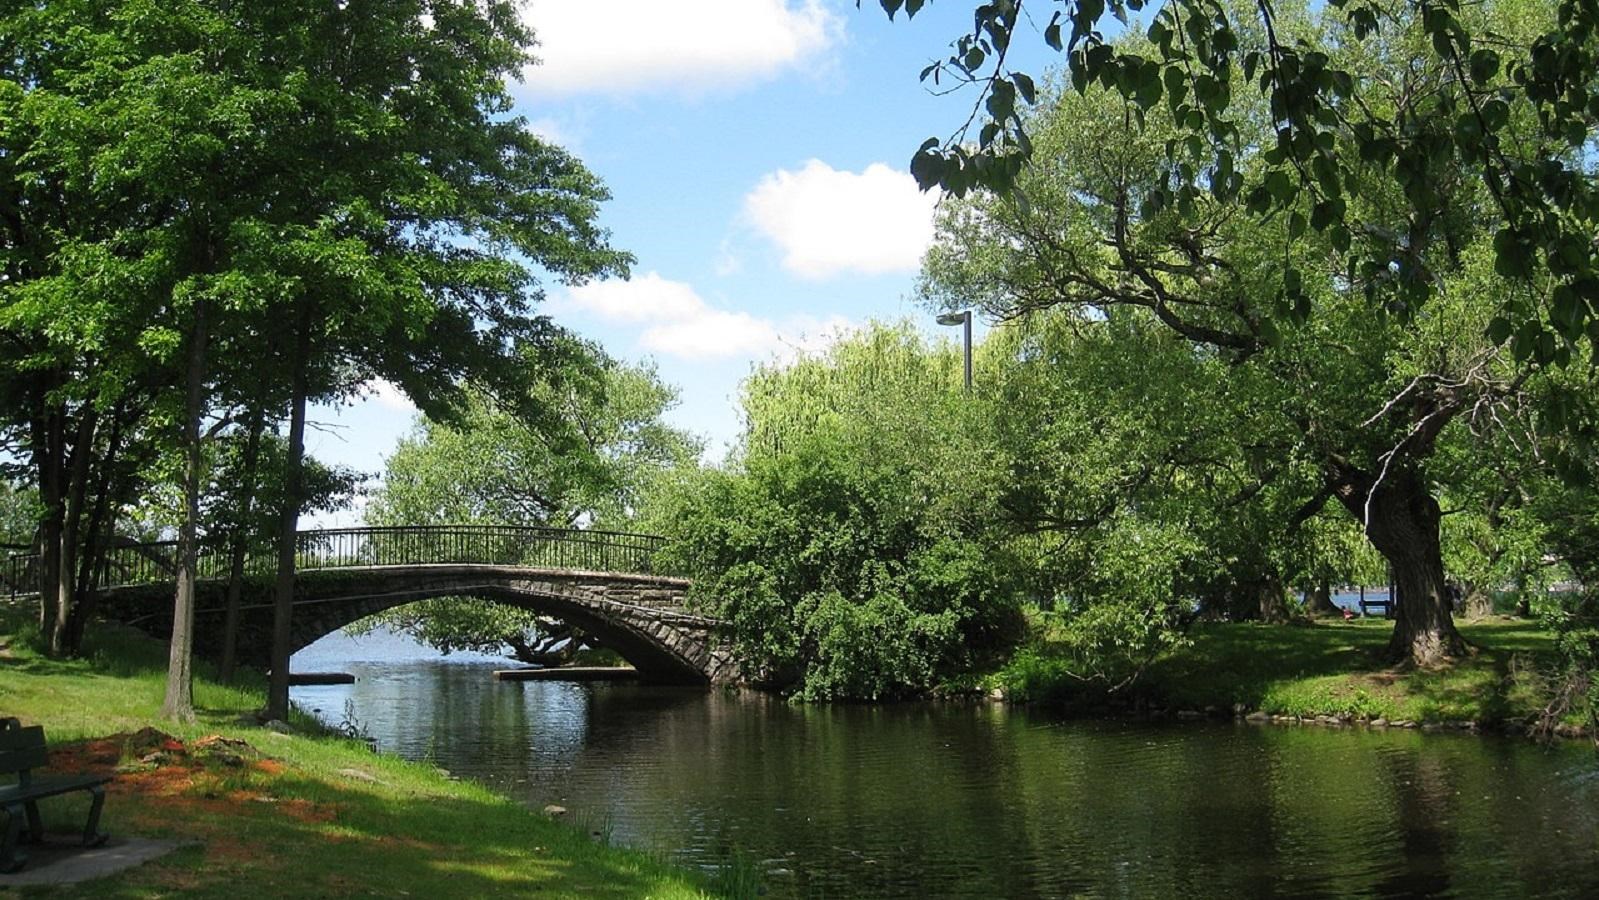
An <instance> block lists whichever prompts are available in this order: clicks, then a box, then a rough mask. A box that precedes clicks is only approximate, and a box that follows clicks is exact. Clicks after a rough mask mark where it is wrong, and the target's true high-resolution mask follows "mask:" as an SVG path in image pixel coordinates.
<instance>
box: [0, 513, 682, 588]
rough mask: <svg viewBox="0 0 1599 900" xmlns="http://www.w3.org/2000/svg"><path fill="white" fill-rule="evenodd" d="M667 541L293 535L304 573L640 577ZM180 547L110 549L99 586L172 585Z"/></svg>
mask: <svg viewBox="0 0 1599 900" xmlns="http://www.w3.org/2000/svg"><path fill="white" fill-rule="evenodd" d="M665 543H666V539H665V538H662V537H658V536H656V535H651V534H633V533H629V532H624V531H591V530H585V529H576V528H537V527H521V526H504V525H408V526H398V527H391V528H328V529H318V530H312V531H301V532H299V533H298V534H297V535H296V536H295V544H296V551H295V557H296V558H295V567H296V568H297V569H299V570H302V571H304V570H313V569H343V568H352V567H356V566H403V565H429V564H447V563H465V564H479V565H502V566H528V567H533V568H546V569H568V570H573V569H581V570H588V571H596V572H623V573H627V574H635V575H653V574H666V573H664V572H662V571H661V570H660V568H659V566H658V565H657V554H658V553H659V551H660V550H661V548H662V547H663V546H664V545H665ZM177 550H178V547H177V542H176V541H151V542H148V543H139V544H122V545H119V546H115V547H111V548H109V549H108V550H107V551H106V553H105V558H104V560H103V561H102V563H101V568H100V571H99V573H98V577H97V578H96V579H95V583H96V585H97V586H98V587H124V586H128V585H135V584H150V583H153V582H161V581H171V580H172V579H174V578H175V577H177ZM230 561H231V556H230V554H229V553H228V552H227V548H226V547H225V546H215V545H211V544H205V545H202V547H201V550H200V556H199V561H198V568H199V574H200V577H201V578H226V577H227V575H228V568H229V564H230ZM276 570H277V554H276V552H275V551H269V552H256V553H251V554H249V555H248V556H247V557H246V558H245V572H246V574H250V575H262V574H270V573H272V572H274V571H276ZM38 572H39V556H38V554H35V553H20V554H13V555H12V556H10V557H9V558H8V559H7V560H6V564H5V566H4V567H3V568H0V578H3V579H4V582H5V585H4V587H5V588H6V589H7V590H8V591H9V592H10V594H11V595H12V596H16V595H17V594H19V593H31V592H33V591H35V590H37V588H38V584H39V576H38Z"/></svg>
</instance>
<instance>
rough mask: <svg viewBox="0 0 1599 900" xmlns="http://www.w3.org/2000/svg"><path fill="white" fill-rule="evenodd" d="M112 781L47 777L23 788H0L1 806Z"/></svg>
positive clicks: (104, 777) (98, 777) (91, 777)
mask: <svg viewBox="0 0 1599 900" xmlns="http://www.w3.org/2000/svg"><path fill="white" fill-rule="evenodd" d="M110 780H111V776H110V775H46V776H44V777H43V778H35V779H33V781H32V782H30V783H29V784H28V786H27V787H23V786H21V785H17V784H7V785H3V786H0V804H6V803H20V802H22V801H23V800H28V799H36V798H41V797H53V796H55V795H56V794H66V793H70V792H72V791H81V790H85V789H87V788H92V787H94V786H95V785H97V784H105V783H107V782H109V781H110Z"/></svg>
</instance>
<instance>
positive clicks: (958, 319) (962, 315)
mask: <svg viewBox="0 0 1599 900" xmlns="http://www.w3.org/2000/svg"><path fill="white" fill-rule="evenodd" d="M938 324H940V325H960V326H962V336H963V337H964V339H965V340H964V341H963V346H964V348H965V350H966V391H967V393H970V392H971V390H972V311H971V310H969V309H967V310H962V311H961V312H958V313H955V312H952V313H943V314H942V315H940V316H939V317H938Z"/></svg>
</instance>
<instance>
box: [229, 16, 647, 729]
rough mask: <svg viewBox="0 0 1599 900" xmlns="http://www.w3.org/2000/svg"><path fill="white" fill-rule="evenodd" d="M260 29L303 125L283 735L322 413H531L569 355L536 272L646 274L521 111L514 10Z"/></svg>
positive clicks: (275, 252) (285, 527)
mask: <svg viewBox="0 0 1599 900" xmlns="http://www.w3.org/2000/svg"><path fill="white" fill-rule="evenodd" d="M252 9H254V8H252ZM255 14H257V15H259V16H260V20H259V24H260V27H261V28H262V29H263V31H264V33H265V34H267V35H269V36H270V40H269V47H268V51H269V53H268V57H267V58H269V59H271V60H273V61H274V65H276V66H279V67H280V68H281V70H282V71H283V73H284V76H285V80H284V84H285V86H286V88H288V89H290V90H292V91H293V94H294V98H295V101H296V103H297V105H298V112H299V117H298V120H297V124H296V126H295V127H294V128H291V129H286V130H285V131H284V133H282V134H281V135H278V137H279V138H280V139H281V140H280V143H279V147H280V150H281V151H282V155H281V157H280V158H279V160H278V164H277V165H276V166H274V167H272V169H270V170H269V172H268V173H267V174H268V176H269V177H270V178H273V179H280V180H282V181H283V183H284V187H285V190H284V191H282V192H281V197H282V203H281V206H275V207H274V210H273V212H274V216H275V218H274V224H273V226H272V230H273V236H274V238H275V242H274V245H273V247H272V248H271V249H270V251H268V252H264V253H263V254H262V256H261V262H262V265H263V268H264V269H265V270H267V271H272V272H276V273H280V274H281V275H283V276H284V277H285V279H286V281H285V296H286V298H287V299H286V307H285V309H284V313H285V314H284V315H281V316H280V317H278V320H277V321H278V322H280V323H281V328H279V329H278V330H276V331H275V332H274V331H273V330H271V329H268V330H267V333H268V334H276V339H275V340H274V341H273V344H274V346H276V347H278V348H281V355H280V356H279V357H278V358H277V359H276V362H277V364H278V366H279V369H278V371H280V372H282V373H283V376H284V380H285V381H286V382H287V383H289V384H290V385H291V390H290V392H289V396H288V398H287V400H288V403H289V413H288V419H289V423H290V425H289V477H288V482H287V484H288V489H289V490H288V496H287V497H286V498H285V504H284V506H283V508H282V514H281V517H280V526H279V536H278V542H279V547H278V553H279V572H278V588H277V597H276V601H275V603H276V622H275V627H274V642H273V656H272V678H271V684H270V689H269V694H268V704H267V715H268V716H270V717H282V716H283V715H284V714H285V713H286V712H287V704H288V671H287V670H288V649H289V643H288V623H289V617H290V615H291V607H292V602H293V585H294V580H293V564H294V553H295V529H296V525H297V517H298V508H299V498H300V494H301V490H300V488H301V482H300V476H299V475H298V474H297V473H298V470H299V462H300V459H301V457H302V455H303V447H304V430H305V412H304V411H305V406H306V403H307V402H308V400H309V399H310V398H312V397H317V396H327V395H330V394H338V393H340V392H343V391H348V390H351V389H353V387H354V386H355V385H356V384H358V383H360V382H363V381H365V380H368V379H370V378H374V377H383V378H386V379H388V380H389V381H390V382H392V383H394V384H396V385H398V386H399V387H400V388H401V389H402V390H404V391H405V392H406V393H407V394H408V395H409V396H411V397H412V399H413V400H415V401H416V402H417V404H418V405H419V406H420V407H421V408H422V409H423V410H424V411H425V412H428V413H430V414H432V415H434V416H435V417H436V418H440V419H448V418H450V416H451V415H453V414H455V413H456V412H457V411H458V410H459V408H460V406H461V402H462V398H463V397H464V394H463V393H462V390H461V388H462V385H463V382H465V381H467V380H469V379H470V380H473V381H476V382H479V383H480V384H482V385H484V386H485V387H486V389H488V390H489V391H491V392H492V393H495V394H497V395H500V396H503V397H516V396H518V395H519V393H520V392H519V388H520V387H521V386H522V385H521V384H520V383H518V379H520V378H521V377H522V376H523V375H524V374H525V373H526V371H527V370H526V367H524V366H522V365H517V364H515V363H516V362H517V361H518V360H519V359H521V358H524V356H523V354H531V355H533V356H534V357H535V358H537V357H538V356H539V355H540V354H545V355H556V354H558V353H559V349H560V348H559V337H558V332H557V330H556V329H555V328H554V327H553V325H551V323H550V322H549V321H548V320H547V319H545V318H542V317H539V316H535V315H533V314H532V311H531V310H532V304H533V303H534V302H536V301H537V300H538V299H539V297H540V296H541V288H540V283H539V280H538V278H537V276H536V274H535V272H536V271H543V272H547V273H549V274H550V275H553V276H554V277H556V278H560V279H562V280H565V281H568V282H576V281H581V280H583V279H586V278H589V277H592V276H595V275H600V274H623V273H625V271H626V266H627V263H628V261H629V258H628V257H627V256H626V255H625V254H621V253H619V252H617V251H615V250H613V249H611V248H610V247H609V246H608V245H607V235H606V234H605V232H604V231H602V230H601V229H599V228H598V227H597V226H596V225H595V222H594V219H595V215H596V211H597V204H598V203H599V202H600V201H601V200H603V199H604V198H605V196H606V194H605V191H604V189H603V187H602V186H601V185H600V184H599V182H598V181H597V180H596V179H595V178H594V177H593V176H592V175H591V174H589V173H588V172H587V170H585V169H584V168H583V167H582V165H581V164H579V163H578V162H577V160H575V159H573V158H572V157H571V156H570V155H568V154H567V153H565V152H564V151H562V150H560V149H559V148H557V147H554V146H552V145H550V144H548V143H546V142H544V141H543V140H541V139H539V138H538V137H536V136H535V135H533V133H532V132H531V131H530V130H529V128H528V127H527V123H526V121H525V120H523V119H521V118H519V117H516V116H513V115H511V113H510V107H511V98H510V95H509V94H508V92H507V91H506V87H505V82H506V79H507V78H511V77H515V76H516V75H517V74H518V73H519V72H520V71H521V69H522V67H523V66H524V65H526V64H527V63H528V62H530V56H529V53H528V51H529V47H530V46H531V43H532V35H531V34H530V33H529V32H528V31H527V30H526V29H525V27H524V26H523V25H522V24H521V19H520V11H519V9H518V7H517V5H516V4H515V3H512V2H507V0H489V2H476V0H433V2H426V3H423V2H406V3H398V4H394V3H374V2H352V3H348V4H341V5H337V6H329V5H328V4H325V3H319V2H311V0H305V2H299V3H284V4H270V5H268V6H267V7H265V8H260V9H259V11H258V12H257V13H255ZM523 414H525V415H528V416H534V415H538V414H544V415H551V414H553V412H552V411H547V410H544V411H541V410H536V409H527V410H523Z"/></svg>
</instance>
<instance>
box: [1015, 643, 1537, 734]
mask: <svg viewBox="0 0 1599 900" xmlns="http://www.w3.org/2000/svg"><path fill="white" fill-rule="evenodd" d="M1460 630H1461V632H1462V633H1463V634H1464V635H1465V636H1466V638H1467V640H1469V641H1470V642H1471V643H1472V644H1474V645H1475V649H1474V652H1473V654H1472V655H1471V656H1470V657H1469V658H1467V659H1464V660H1461V661H1459V662H1456V663H1454V664H1452V665H1448V666H1444V667H1440V668H1437V669H1413V668H1408V667H1392V666H1388V665H1386V664H1384V663H1383V662H1382V661H1381V653H1382V650H1383V647H1384V646H1385V645H1386V644H1387V642H1388V638H1389V635H1390V634H1391V633H1392V631H1393V623H1392V622H1389V621H1385V620H1382V619H1368V620H1356V621H1353V622H1342V621H1331V622H1317V623H1314V624H1302V625H1263V624H1258V623H1248V622H1245V623H1207V624H1200V625H1196V626H1195V627H1194V629H1193V630H1192V631H1191V632H1190V635H1189V636H1190V638H1191V639H1192V643H1191V644H1190V645H1189V646H1186V647H1183V648H1181V649H1179V650H1176V651H1174V652H1171V653H1168V654H1166V655H1165V656H1163V657H1161V658H1159V659H1157V660H1155V661H1154V662H1153V663H1152V664H1151V665H1150V666H1149V668H1148V669H1147V670H1146V671H1145V672H1144V674H1143V676H1142V678H1140V679H1139V680H1138V681H1137V682H1136V683H1135V684H1134V685H1133V686H1132V687H1130V688H1129V689H1128V695H1129V697H1131V698H1133V699H1135V700H1138V701H1141V702H1143V703H1146V704H1149V705H1153V706H1161V707H1168V708H1174V709H1195V710H1203V709H1205V708H1206V707H1216V708H1219V709H1223V710H1228V711H1231V710H1233V709H1234V708H1236V707H1239V706H1241V707H1243V708H1244V709H1246V710H1249V711H1260V712H1265V713H1269V714H1272V715H1289V716H1318V715H1331V716H1351V717H1354V718H1357V719H1379V718H1380V719H1387V720H1389V721H1412V722H1459V721H1468V720H1469V721H1475V722H1481V723H1491V724H1500V723H1510V722H1524V721H1526V720H1528V719H1530V718H1531V717H1532V716H1534V715H1535V714H1536V713H1537V712H1538V711H1539V710H1541V709H1542V708H1543V705H1544V701H1543V699H1542V697H1543V694H1542V689H1541V685H1542V679H1541V678H1540V677H1539V676H1538V673H1537V668H1538V666H1540V665H1541V664H1545V663H1547V661H1548V659H1549V657H1550V656H1551V655H1552V652H1553V636H1552V635H1551V634H1550V633H1549V632H1548V631H1546V630H1544V629H1542V628H1540V627H1539V625H1538V624H1537V623H1536V622H1530V621H1526V620H1520V619H1506V618H1498V617H1495V618H1490V619H1484V620H1481V621H1479V622H1475V623H1470V624H1462V625H1460ZM1035 649H1036V650H1037V651H1038V657H1041V658H1042V659H1044V660H1048V659H1049V645H1048V644H1047V643H1046V644H1043V645H1041V646H1039V647H1036V648H1035ZM1038 657H1035V662H1034V665H1033V667H1032V668H1033V671H1032V672H1030V673H1022V672H1018V671H1015V668H1016V667H1014V666H1013V667H1012V668H1011V669H1007V670H1002V671H1001V672H999V673H997V674H996V675H994V676H992V678H991V681H992V683H993V684H994V685H996V686H1000V687H1003V688H1005V689H1006V690H1007V691H1008V692H1009V693H1011V694H1013V695H1016V696H1019V697H1022V698H1027V699H1037V700H1044V701H1049V700H1058V701H1063V702H1069V701H1070V700H1072V699H1082V697H1083V691H1082V689H1081V688H1080V687H1079V686H1078V685H1077V682H1075V681H1073V680H1072V679H1071V678H1070V676H1067V675H1064V674H1062V673H1061V672H1060V671H1059V669H1058V668H1052V667H1049V666H1041V665H1038V664H1037V662H1036V659H1037V658H1038Z"/></svg>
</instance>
